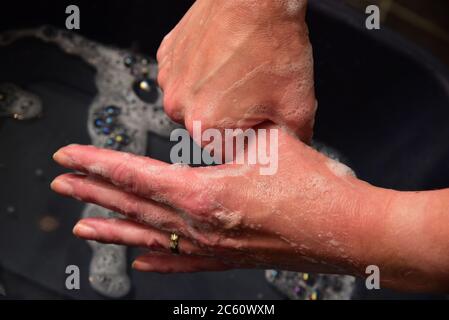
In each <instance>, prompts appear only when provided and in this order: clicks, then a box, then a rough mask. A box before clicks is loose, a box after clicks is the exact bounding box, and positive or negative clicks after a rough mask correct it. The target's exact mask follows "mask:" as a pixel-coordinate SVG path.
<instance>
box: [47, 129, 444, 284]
mask: <svg viewBox="0 0 449 320" xmlns="http://www.w3.org/2000/svg"><path fill="white" fill-rule="evenodd" d="M279 139H280V141H279V152H280V155H279V159H280V162H279V169H278V173H277V174H276V175H271V176H263V175H260V174H259V172H258V167H257V165H235V164H233V165H229V164H224V165H220V166H214V167H200V168H191V167H188V166H179V165H169V164H166V163H162V162H159V161H157V160H153V159H150V158H146V157H141V156H135V155H130V154H126V153H122V152H117V151H112V150H104V149H98V148H95V147H92V146H79V145H71V146H68V147H65V148H62V149H61V150H59V151H58V152H57V153H56V154H55V155H54V159H55V160H56V161H57V162H58V163H59V164H61V165H63V166H65V167H67V168H69V169H72V170H75V171H78V172H82V173H83V174H64V175H62V176H59V177H58V178H56V179H55V181H54V182H53V183H52V188H53V190H55V191H57V192H59V193H61V194H63V195H66V196H71V197H74V198H77V199H81V200H82V201H85V202H91V203H95V204H98V205H100V206H104V207H107V208H109V209H111V210H113V211H116V212H120V213H122V214H123V215H125V216H126V217H127V218H128V219H127V220H122V219H117V220H114V219H113V220H105V219H101V218H88V219H83V220H82V221H81V222H79V223H78V224H77V226H76V227H75V229H74V232H75V234H76V235H78V236H80V237H83V238H86V239H92V240H97V241H100V242H106V243H117V244H126V245H134V246H140V247H145V248H148V249H151V250H152V252H151V253H148V254H145V255H143V256H141V257H139V258H137V260H136V261H135V263H134V267H135V268H136V269H139V270H143V271H158V272H193V271H202V270H225V269H228V268H237V267H238V268H243V267H246V268H274V267H275V268H280V269H285V270H294V271H315V272H329V273H345V274H353V275H363V273H364V271H365V268H366V266H367V265H371V264H375V265H378V266H380V268H381V270H382V278H381V279H382V282H383V283H384V284H386V285H388V286H390V287H394V288H402V289H410V290H412V289H413V290H435V289H442V288H445V286H446V287H447V285H448V273H447V266H449V261H448V258H447V255H443V252H447V251H445V250H447V249H448V248H449V243H448V241H447V237H446V234H445V233H444V232H445V229H444V225H445V224H444V223H443V224H437V223H435V222H434V221H433V220H432V217H434V218H438V219H440V220H439V221H440V222H441V221H442V220H443V221H446V222H448V220H449V217H448V216H447V214H446V215H445V214H444V205H443V203H442V201H436V202H434V203H433V202H431V201H432V199H441V197H442V196H444V197H446V199H448V198H449V197H448V191H432V192H423V193H403V192H397V191H393V190H386V189H380V188H376V187H373V186H371V185H369V184H367V183H365V182H363V181H360V180H358V179H357V178H355V177H354V176H353V175H352V174H351V173H350V172H348V173H347V174H346V175H343V174H342V170H340V169H339V170H337V171H336V170H335V169H334V168H333V167H331V166H329V161H330V159H328V158H327V157H325V156H324V155H322V154H320V153H318V152H317V151H315V150H314V149H312V148H310V147H309V146H307V145H305V144H303V143H302V142H300V141H299V140H298V139H296V138H295V137H293V136H291V135H290V134H288V133H286V132H285V131H284V130H280V137H279ZM100 168H101V169H100ZM92 169H93V171H91V170H92ZM446 205H447V203H446ZM430 206H432V207H431V208H430ZM446 225H447V223H446ZM423 231H425V235H426V236H425V237H423V233H422V232H423ZM170 232H177V233H178V234H179V235H180V236H181V245H180V249H181V254H180V255H179V256H173V255H170V254H169V248H168V240H167V239H168V237H169V234H170ZM410 238H412V239H410ZM444 241H446V242H444ZM411 243H413V246H412V247H408V245H409V244H411ZM436 243H439V244H440V246H437V247H435V246H434V244H436ZM156 252H157V253H156ZM423 261H425V262H426V263H425V264H422V262H423ZM423 279H426V281H424V280H423Z"/></svg>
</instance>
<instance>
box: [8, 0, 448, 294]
mask: <svg viewBox="0 0 449 320" xmlns="http://www.w3.org/2000/svg"><path fill="white" fill-rule="evenodd" d="M50 3H51V5H50ZM76 3H77V4H79V6H80V9H81V21H82V22H81V32H80V33H81V34H82V35H84V36H86V37H89V38H91V39H94V40H97V41H99V42H103V43H107V44H110V45H114V46H121V47H124V48H130V47H132V48H134V49H135V50H136V51H139V52H143V53H146V54H149V55H153V56H154V55H155V52H156V50H157V48H158V45H159V43H160V41H161V39H162V37H163V36H164V35H165V34H166V33H167V32H168V31H169V30H170V29H171V28H172V27H173V26H174V25H175V24H176V22H177V21H178V20H179V19H180V17H182V15H183V14H184V12H185V11H186V10H187V8H188V7H189V6H190V4H191V1H179V0H176V1H175V0H173V1H159V2H157V3H156V2H154V1H143V0H135V1H126V2H123V1H117V0H115V1H76ZM68 4H69V2H67V1H58V2H54V1H39V2H32V3H28V4H27V6H26V7H24V6H23V5H21V4H16V3H9V4H8V5H5V4H3V5H2V6H3V8H2V10H1V12H0V31H4V30H7V29H14V28H23V27H29V26H40V25H43V24H51V25H54V26H56V27H59V28H63V27H64V21H65V14H64V12H65V7H66V6H67V5H68ZM308 20H309V27H310V32H311V38H312V42H313V45H314V55H315V68H316V70H315V74H316V90H317V96H318V100H319V109H318V110H319V111H318V115H317V121H316V134H315V136H316V139H317V140H319V141H321V142H324V143H326V144H328V145H330V146H332V147H333V148H335V149H337V150H339V151H340V152H341V153H342V154H343V155H344V156H345V158H346V160H347V161H348V162H349V163H350V165H351V166H352V167H353V168H354V169H355V171H356V173H357V174H358V175H359V177H360V178H362V179H364V180H366V181H369V182H370V183H372V184H375V185H377V186H382V187H388V188H395V189H400V190H424V189H432V188H442V187H447V186H449V166H448V165H447V163H448V161H449V149H448V148H447V140H448V138H449V126H448V125H447V119H449V82H448V73H447V70H446V69H445V67H444V66H443V65H441V64H440V63H439V62H438V61H436V60H435V59H434V58H432V57H431V56H430V55H429V54H427V53H426V52H423V51H422V50H420V49H418V48H416V47H414V46H412V45H411V44H410V43H408V42H406V41H405V40H403V39H401V38H400V37H398V36H397V35H395V34H393V33H391V32H389V31H388V30H380V31H368V30H365V29H364V20H363V17H360V16H358V15H356V14H355V13H352V12H350V11H347V9H346V8H343V7H340V5H338V4H336V2H334V1H323V0H316V1H311V4H310V11H309V16H308ZM14 50H15V51H11V49H10V50H8V49H2V48H0V82H2V81H8V82H15V83H19V84H20V85H22V86H23V87H25V88H27V89H28V90H30V91H34V92H37V93H39V95H40V96H41V97H42V98H43V99H44V104H45V105H46V106H47V110H46V113H45V116H44V117H43V118H42V119H39V120H36V121H31V122H17V121H14V120H12V119H7V120H3V119H0V121H1V122H0V148H1V150H2V152H1V153H0V164H2V166H1V167H0V181H1V183H0V266H2V267H3V269H4V270H3V281H4V283H5V287H6V289H7V292H8V293H9V294H10V295H11V296H12V297H25V298H26V297H36V296H37V297H71V298H75V299H77V298H101V297H100V296H98V295H97V294H96V293H95V292H93V291H92V290H91V289H90V287H89V284H88V280H87V270H88V258H89V257H90V249H89V248H88V247H87V245H86V244H85V243H84V241H81V240H78V239H75V238H74V237H73V236H72V234H71V228H72V226H73V225H74V223H75V222H76V220H77V219H78V218H79V214H80V212H81V210H82V205H81V204H79V203H77V202H75V201H72V200H69V199H63V198H61V197H59V196H58V195H56V194H54V193H52V192H51V191H50V190H49V188H48V185H49V183H50V181H51V180H52V178H53V177H55V176H56V175H57V174H59V173H61V172H62V169H60V168H58V167H57V166H56V165H55V164H54V163H53V162H52V160H51V155H52V153H53V152H54V151H55V150H56V149H57V148H58V147H60V146H62V145H65V144H67V143H72V142H77V143H90V140H89V137H88V135H87V132H86V117H87V114H86V107H85V106H86V105H87V104H88V103H89V102H90V101H91V99H92V98H93V96H94V95H95V92H96V88H95V84H94V82H93V77H94V73H95V71H94V70H93V69H92V68H91V67H90V66H89V65H87V64H86V63H85V62H83V61H81V60H80V59H77V58H73V57H67V56H66V55H64V54H63V53H62V52H61V51H59V49H57V48H56V47H52V46H49V45H44V44H42V43H40V42H38V41H28V42H26V41H24V42H21V43H18V44H17V45H15V47H14ZM18 52H20V54H17V53H18ZM67 97H70V99H68V98H67ZM168 153H169V144H168V142H167V140H166V139H163V138H161V137H158V136H155V135H152V136H151V137H150V140H149V145H148V154H149V155H151V156H154V157H157V158H159V159H165V160H168ZM37 169H40V170H41V171H39V172H41V173H42V172H43V174H36V170H37ZM11 207H13V208H14V210H10V209H11ZM46 214H51V215H52V216H54V217H56V218H57V221H58V223H59V225H58V228H57V230H56V231H54V232H47V233H45V232H42V231H41V229H39V228H38V225H39V222H40V221H41V218H42V216H43V215H46ZM68 264H76V265H79V266H80V268H81V270H82V284H81V290H80V291H77V292H71V291H67V290H65V288H64V281H65V276H66V275H65V273H64V270H65V267H66V266H67V265H68ZM83 270H85V271H84V272H83ZM131 276H132V281H133V283H134V291H133V292H132V293H131V295H130V296H129V297H130V298H154V299H164V298H190V299H195V298H213V299H227V298H229V299H241V298H246V299H256V298H281V295H279V294H278V293H277V292H275V291H274V290H272V289H271V287H270V286H269V285H268V284H267V283H266V282H265V280H264V276H263V271H231V272H224V273H199V274H194V275H170V276H161V275H157V274H141V273H135V272H131ZM0 281H1V279H0ZM25 288H26V290H25ZM31 288H33V289H31ZM357 295H358V297H380V296H382V297H405V296H402V295H399V294H398V293H393V292H390V291H381V292H376V293H368V292H366V291H364V290H362V289H361V290H360V291H359V292H358V293H357ZM407 297H408V296H407ZM412 297H427V296H419V295H416V296H415V295H414V296H412Z"/></svg>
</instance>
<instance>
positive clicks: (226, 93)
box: [157, 0, 316, 142]
mask: <svg viewBox="0 0 449 320" xmlns="http://www.w3.org/2000/svg"><path fill="white" fill-rule="evenodd" d="M305 10H306V1H305V0H285V1H274V0H263V1H248V0H235V1H214V0H197V1H196V2H195V3H194V5H193V6H192V7H191V8H190V10H189V11H188V12H187V14H186V15H185V16H184V18H183V19H182V20H181V21H180V22H179V23H178V25H177V26H176V27H175V28H174V29H173V30H172V31H171V32H170V33H169V34H168V35H167V36H166V37H165V38H164V40H163V42H162V44H161V46H160V48H159V50H158V53H157V59H158V62H159V76H158V82H159V85H160V86H161V87H162V89H163V91H164V107H165V111H166V113H167V114H168V115H169V116H170V117H171V118H172V119H173V120H175V121H177V122H180V123H182V124H184V125H185V126H186V128H187V129H188V130H189V131H190V133H192V123H193V121H194V120H200V121H201V122H202V129H203V130H204V129H208V128H218V129H224V128H243V129H245V128H250V127H253V126H255V125H258V124H260V123H263V122H265V121H271V122H274V123H276V124H278V125H282V126H285V127H287V128H289V129H290V130H291V131H292V132H294V133H296V134H297V135H298V136H299V137H300V138H301V139H302V140H303V141H305V142H310V139H311V137H312V129H313V122H314V116H315V110H316V102H315V95H314V84H313V58H312V47H311V45H310V43H309V38H308V30H307V26H306V24H305V21H304V16H305Z"/></svg>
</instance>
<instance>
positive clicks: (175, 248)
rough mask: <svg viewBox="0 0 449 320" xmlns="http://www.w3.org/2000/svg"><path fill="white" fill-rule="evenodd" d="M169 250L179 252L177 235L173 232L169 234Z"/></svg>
mask: <svg viewBox="0 0 449 320" xmlns="http://www.w3.org/2000/svg"><path fill="white" fill-rule="evenodd" d="M170 251H171V252H172V253H174V254H179V236H178V235H177V234H176V233H174V232H173V233H172V234H170Z"/></svg>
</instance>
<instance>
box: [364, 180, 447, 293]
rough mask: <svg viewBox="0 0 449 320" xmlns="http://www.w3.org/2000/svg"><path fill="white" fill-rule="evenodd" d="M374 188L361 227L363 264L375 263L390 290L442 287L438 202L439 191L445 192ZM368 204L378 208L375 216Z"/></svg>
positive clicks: (443, 238)
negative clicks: (363, 248)
mask: <svg viewBox="0 0 449 320" xmlns="http://www.w3.org/2000/svg"><path fill="white" fill-rule="evenodd" d="M372 188H374V187H372ZM374 189H376V191H375V192H373V196H372V198H371V199H372V200H371V201H370V202H371V203H370V204H369V206H370V207H371V210H372V213H371V214H369V215H367V217H368V219H367V221H366V224H365V226H364V228H361V230H362V232H363V233H364V235H363V236H362V235H361V239H363V240H361V242H363V243H364V247H365V250H364V251H365V254H363V253H362V254H361V257H362V259H361V261H363V265H365V267H366V266H368V265H376V266H378V267H379V269H380V280H381V283H383V284H384V285H386V286H388V287H391V288H398V289H401V290H413V291H416V290H418V291H430V290H435V289H437V288H439V287H442V288H444V286H446V288H447V285H448V283H447V282H448V279H447V268H448V266H449V258H448V257H447V252H449V241H448V236H447V235H448V233H447V231H448V228H447V225H448V223H449V218H448V217H447V214H446V212H445V208H444V203H442V202H441V198H442V197H441V193H444V192H446V193H447V191H431V192H400V191H394V190H387V189H380V188H374ZM373 201H374V202H376V203H378V205H377V206H376V205H375V204H373ZM379 204H380V205H379ZM373 208H378V209H374V210H378V213H377V214H375V213H374V210H373ZM360 269H361V270H360V271H361V272H364V270H363V268H360Z"/></svg>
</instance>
